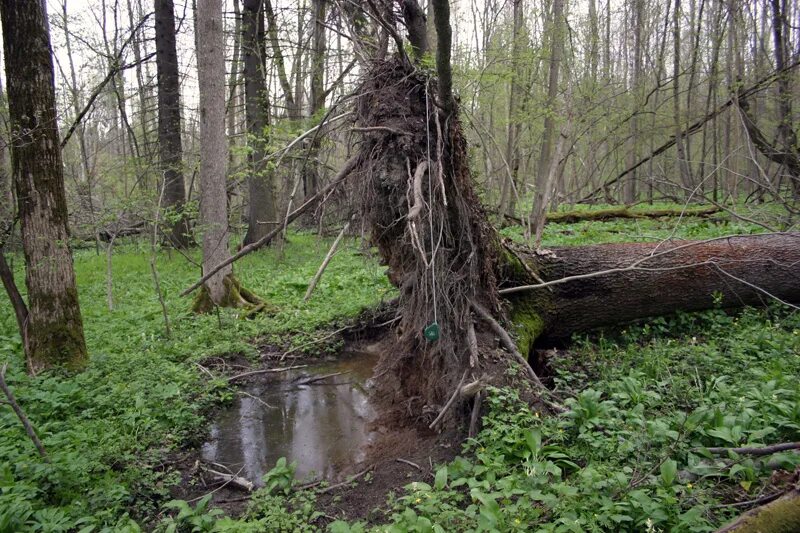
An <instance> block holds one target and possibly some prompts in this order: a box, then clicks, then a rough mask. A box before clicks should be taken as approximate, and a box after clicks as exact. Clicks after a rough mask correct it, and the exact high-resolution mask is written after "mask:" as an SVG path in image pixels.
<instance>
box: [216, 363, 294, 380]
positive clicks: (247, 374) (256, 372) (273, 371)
mask: <svg viewBox="0 0 800 533" xmlns="http://www.w3.org/2000/svg"><path fill="white" fill-rule="evenodd" d="M307 366H308V365H296V366H287V367H285V368H267V369H264V370H253V371H251V372H244V373H242V374H236V375H235V376H231V377H229V378H228V381H230V382H234V381H238V380H240V379H244V378H248V377H250V376H259V375H261V374H277V373H280V372H288V371H289V370H297V369H298V368H305V367H307Z"/></svg>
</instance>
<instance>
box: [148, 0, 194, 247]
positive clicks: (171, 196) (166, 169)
mask: <svg viewBox="0 0 800 533" xmlns="http://www.w3.org/2000/svg"><path fill="white" fill-rule="evenodd" d="M155 25H156V67H157V71H158V148H159V155H160V160H161V170H162V172H163V174H164V206H165V207H167V208H168V209H169V210H171V211H173V212H174V214H175V215H176V216H175V217H174V218H171V219H170V220H174V222H173V223H172V224H170V223H169V222H166V223H165V230H166V231H165V233H166V235H167V238H168V240H169V242H170V244H172V246H174V247H176V248H186V247H188V246H189V245H190V244H191V242H192V238H191V235H190V233H189V223H188V220H187V218H186V216H184V215H183V209H184V202H185V201H186V189H185V184H184V182H183V147H182V141H181V131H182V130H181V101H180V99H181V95H180V77H179V74H178V54H177V51H176V47H175V11H174V6H173V0H156V3H155Z"/></svg>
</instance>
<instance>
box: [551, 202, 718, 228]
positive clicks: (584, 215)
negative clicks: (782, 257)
mask: <svg viewBox="0 0 800 533" xmlns="http://www.w3.org/2000/svg"><path fill="white" fill-rule="evenodd" d="M720 211H722V209H720V208H719V207H716V206H710V207H694V208H691V207H688V208H686V209H646V210H634V209H631V208H629V207H625V206H623V207H611V208H609V209H599V210H596V211H563V212H553V213H547V222H548V223H550V222H554V223H559V224H574V223H575V222H583V221H605V220H613V219H615V218H662V217H707V216H710V215H713V214H716V213H719V212H720Z"/></svg>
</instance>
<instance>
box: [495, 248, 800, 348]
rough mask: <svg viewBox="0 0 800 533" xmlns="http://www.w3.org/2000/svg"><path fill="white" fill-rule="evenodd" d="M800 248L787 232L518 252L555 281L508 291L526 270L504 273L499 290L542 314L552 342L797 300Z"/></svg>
mask: <svg viewBox="0 0 800 533" xmlns="http://www.w3.org/2000/svg"><path fill="white" fill-rule="evenodd" d="M798 245H800V233H785V234H768V235H758V236H746V237H730V238H723V239H716V240H709V241H673V242H667V243H663V244H651V243H625V244H601V245H594V246H578V247H569V248H554V249H551V250H548V251H547V252H546V253H540V254H534V253H530V252H518V253H517V256H518V257H519V258H521V259H522V260H523V261H524V262H525V263H526V264H527V266H528V268H530V269H531V270H533V271H535V272H537V273H538V274H539V276H540V277H541V278H542V280H543V281H544V282H545V283H548V282H549V283H554V284H552V285H550V286H549V288H548V287H541V288H537V289H530V290H519V289H517V288H511V287H508V285H511V286H513V285H516V283H517V282H516V281H514V278H518V276H519V274H520V273H522V272H524V271H525V270H524V269H523V270H520V269H517V274H514V273H513V271H512V272H510V273H509V272H505V274H504V276H503V277H504V278H505V280H506V282H505V284H506V286H507V287H506V288H505V289H502V290H501V291H500V293H501V294H502V295H503V296H505V297H507V298H509V299H510V301H511V302H512V305H513V306H515V307H517V308H522V309H527V310H528V311H531V310H532V309H536V311H535V312H536V313H538V314H539V319H540V321H541V331H540V332H539V334H541V335H543V336H545V337H552V338H564V337H569V336H570V335H571V334H572V333H574V332H578V331H587V330H590V329H593V328H598V327H603V326H612V325H615V324H624V323H628V322H632V321H635V320H639V319H642V318H646V317H654V316H659V315H665V314H670V313H674V312H676V311H700V310H705V309H712V308H714V307H721V308H732V307H741V306H743V305H761V304H763V303H765V302H769V301H770V300H772V299H773V297H775V298H779V299H781V300H783V301H785V302H790V303H797V302H800V276H798V275H797V265H798V264H800V246H798ZM601 272H607V273H606V274H600V275H598V273H601ZM559 280H563V281H559ZM537 285H538V283H537Z"/></svg>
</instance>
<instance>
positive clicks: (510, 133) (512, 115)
mask: <svg viewBox="0 0 800 533" xmlns="http://www.w3.org/2000/svg"><path fill="white" fill-rule="evenodd" d="M522 7H523V6H522V0H514V31H513V33H512V39H513V42H512V43H511V85H510V87H509V93H508V128H507V143H506V162H507V163H508V166H509V169H508V170H509V171H508V172H507V173H506V174H507V176H506V179H505V180H503V186H502V189H501V193H500V209H499V211H500V216H501V217H502V216H505V215H509V216H514V211H515V210H516V209H515V207H516V195H517V190H518V187H517V184H518V174H519V165H520V155H519V152H520V148H519V134H520V131H521V129H522V124H521V117H520V116H519V114H520V111H521V110H520V97H521V94H520V93H521V92H522V83H521V82H522V61H521V58H520V56H521V47H522V42H521V41H522V28H523V24H524V21H523V17H522Z"/></svg>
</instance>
